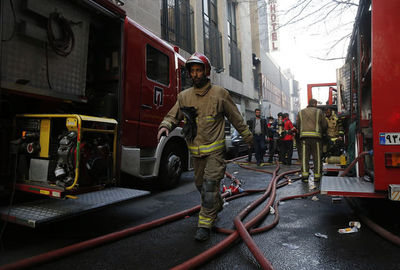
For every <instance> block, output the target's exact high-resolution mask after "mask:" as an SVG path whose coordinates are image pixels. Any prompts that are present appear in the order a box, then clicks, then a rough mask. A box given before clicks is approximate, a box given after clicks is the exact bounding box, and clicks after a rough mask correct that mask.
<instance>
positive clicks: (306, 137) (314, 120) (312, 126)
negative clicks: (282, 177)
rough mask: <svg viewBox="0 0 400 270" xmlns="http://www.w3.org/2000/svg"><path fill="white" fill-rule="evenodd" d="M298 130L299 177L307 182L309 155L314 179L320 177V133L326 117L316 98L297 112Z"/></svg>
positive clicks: (317, 179)
mask: <svg viewBox="0 0 400 270" xmlns="http://www.w3.org/2000/svg"><path fill="white" fill-rule="evenodd" d="M298 125H299V132H300V140H301V147H302V150H301V154H302V157H301V162H302V163H301V178H302V180H303V182H308V177H309V170H310V164H309V162H310V156H312V158H313V164H314V181H317V182H318V181H319V180H320V179H321V177H322V174H321V172H322V161H321V154H322V134H323V133H324V132H325V131H326V129H327V126H328V125H327V122H326V119H325V117H324V115H323V113H322V111H321V110H320V109H318V108H317V100H315V99H310V101H309V102H308V106H307V108H305V109H303V110H301V111H300V112H299V120H298Z"/></svg>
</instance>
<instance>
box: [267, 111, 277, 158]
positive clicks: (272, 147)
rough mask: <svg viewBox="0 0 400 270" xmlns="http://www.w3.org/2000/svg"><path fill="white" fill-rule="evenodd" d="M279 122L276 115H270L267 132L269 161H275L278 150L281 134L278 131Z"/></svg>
mask: <svg viewBox="0 0 400 270" xmlns="http://www.w3.org/2000/svg"><path fill="white" fill-rule="evenodd" d="M277 127H278V122H277V121H276V120H275V119H274V117H272V116H270V117H268V123H267V134H268V150H269V153H268V154H269V155H268V156H269V158H268V163H273V162H274V155H275V154H276V153H277V152H278V151H277V150H278V140H279V134H278V132H277Z"/></svg>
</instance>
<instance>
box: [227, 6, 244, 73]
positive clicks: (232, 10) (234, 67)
mask: <svg viewBox="0 0 400 270" xmlns="http://www.w3.org/2000/svg"><path fill="white" fill-rule="evenodd" d="M226 6H227V14H228V21H227V24H228V44H229V49H230V50H229V51H230V55H231V64H230V65H229V74H230V75H231V76H232V77H234V78H235V79H237V80H239V81H241V80H242V61H241V55H242V54H241V51H240V49H239V47H238V44H237V31H236V4H235V3H233V1H232V0H227V3H226Z"/></svg>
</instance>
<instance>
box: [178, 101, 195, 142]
mask: <svg viewBox="0 0 400 270" xmlns="http://www.w3.org/2000/svg"><path fill="white" fill-rule="evenodd" d="M181 111H182V113H183V115H184V116H185V124H184V126H183V128H182V134H183V135H184V136H185V138H186V140H188V141H193V140H194V138H195V137H196V135H197V124H196V118H197V111H196V109H195V108H194V107H183V108H181Z"/></svg>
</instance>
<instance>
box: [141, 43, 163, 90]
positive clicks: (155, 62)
mask: <svg viewBox="0 0 400 270" xmlns="http://www.w3.org/2000/svg"><path fill="white" fill-rule="evenodd" d="M146 75H147V78H149V79H151V80H153V81H156V82H159V83H161V84H164V85H168V84H169V58H168V56H167V55H165V54H164V53H162V52H160V51H159V50H157V49H156V48H154V47H152V46H150V45H149V44H147V46H146Z"/></svg>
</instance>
